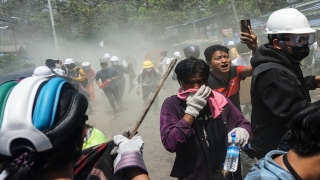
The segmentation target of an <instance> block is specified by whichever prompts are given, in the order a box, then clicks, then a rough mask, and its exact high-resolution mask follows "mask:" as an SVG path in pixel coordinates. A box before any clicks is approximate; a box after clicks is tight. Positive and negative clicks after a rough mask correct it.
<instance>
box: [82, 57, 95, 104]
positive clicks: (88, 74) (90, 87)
mask: <svg viewBox="0 0 320 180" xmlns="http://www.w3.org/2000/svg"><path fill="white" fill-rule="evenodd" d="M82 69H83V71H84V73H86V77H87V79H88V85H87V86H86V91H87V92H88V93H89V95H90V101H92V102H94V101H95V93H94V85H93V81H94V80H95V77H96V72H95V71H94V70H93V69H92V68H91V64H90V63H89V62H84V63H82Z"/></svg>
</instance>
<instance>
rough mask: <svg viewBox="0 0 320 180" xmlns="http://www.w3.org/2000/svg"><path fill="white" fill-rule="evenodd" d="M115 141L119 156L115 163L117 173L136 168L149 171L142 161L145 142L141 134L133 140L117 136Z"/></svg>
mask: <svg viewBox="0 0 320 180" xmlns="http://www.w3.org/2000/svg"><path fill="white" fill-rule="evenodd" d="M113 140H114V144H115V145H116V146H118V149H116V151H117V153H118V155H117V157H116V158H115V160H114V162H113V167H114V171H115V172H117V171H118V170H121V169H124V168H128V167H134V166H137V167H140V168H141V169H143V170H145V171H147V170H146V167H145V165H144V161H143V159H142V149H143V144H144V142H143V140H142V138H141V136H140V134H139V133H137V134H136V135H135V136H134V137H133V138H132V139H128V138H127V137H125V136H123V135H116V136H114V138H113Z"/></svg>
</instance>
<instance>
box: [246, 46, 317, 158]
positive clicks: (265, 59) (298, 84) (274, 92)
mask: <svg viewBox="0 0 320 180" xmlns="http://www.w3.org/2000/svg"><path fill="white" fill-rule="evenodd" d="M270 62H272V63H275V64H273V65H271V66H275V65H277V64H280V65H282V67H284V69H285V70H283V69H282V70H281V69H279V68H276V67H270ZM251 65H252V66H253V67H254V68H255V70H254V72H253V76H252V82H251V90H250V91H251V102H252V117H251V126H252V130H253V131H252V132H253V142H252V145H253V147H254V148H255V149H256V150H257V151H258V157H257V158H258V159H260V158H262V157H264V156H265V155H266V154H267V153H268V152H269V151H271V150H274V149H277V147H278V145H279V142H280V140H281V138H282V137H283V135H284V134H285V133H286V132H287V131H288V130H289V122H290V119H291V117H292V116H293V115H294V114H295V113H296V112H298V111H299V110H301V109H303V108H305V107H306V106H308V105H309V104H310V101H311V99H310V95H309V90H314V89H315V88H316V87H317V84H316V81H315V76H307V77H303V74H302V71H301V69H300V64H299V63H293V62H292V61H290V60H289V59H288V57H287V56H286V55H285V54H284V53H283V52H281V51H279V50H277V49H276V48H274V47H273V46H272V45H270V44H264V45H262V46H260V47H259V49H258V50H257V52H256V54H255V55H254V56H253V57H252V59H251ZM259 69H260V70H259ZM261 69H264V70H263V71H261Z"/></svg>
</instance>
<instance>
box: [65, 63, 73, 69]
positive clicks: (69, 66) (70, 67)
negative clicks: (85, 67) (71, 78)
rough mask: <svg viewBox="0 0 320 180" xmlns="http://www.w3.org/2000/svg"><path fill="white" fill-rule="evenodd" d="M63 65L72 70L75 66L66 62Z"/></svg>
mask: <svg viewBox="0 0 320 180" xmlns="http://www.w3.org/2000/svg"><path fill="white" fill-rule="evenodd" d="M65 66H66V68H67V69H68V70H72V69H73V68H75V65H74V64H66V65H65Z"/></svg>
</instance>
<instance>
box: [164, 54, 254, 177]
mask: <svg viewBox="0 0 320 180" xmlns="http://www.w3.org/2000/svg"><path fill="white" fill-rule="evenodd" d="M175 72H176V74H177V78H178V82H179V84H180V85H181V89H180V90H179V92H178V94H177V95H175V96H171V97H168V98H167V99H166V100H165V101H164V102H163V105H162V107H161V114H160V133H161V140H162V144H163V146H164V147H165V148H166V150H168V151H169V152H172V153H174V152H175V153H176V159H175V161H174V165H173V168H172V171H171V174H170V176H172V177H176V178H178V179H201V180H209V179H214V180H216V179H224V177H223V176H222V168H223V163H224V160H225V156H226V151H227V144H228V142H229V143H231V133H233V132H235V133H236V143H239V144H240V145H241V146H242V147H244V146H245V145H246V144H247V143H248V141H249V139H250V137H251V127H250V123H249V121H248V120H247V119H245V118H244V117H243V116H242V114H241V112H240V111H239V110H238V109H237V108H236V107H235V106H234V105H233V104H232V102H231V101H230V100H229V99H227V98H226V97H224V96H223V95H222V94H220V93H218V92H216V91H213V90H211V88H210V87H208V86H207V84H208V77H209V74H210V67H209V66H208V65H207V64H206V62H205V61H203V60H201V59H197V58H194V57H190V58H188V59H185V60H182V61H180V62H179V63H178V65H177V67H176V69H175ZM230 175H231V176H232V177H229V178H234V179H236V180H240V179H242V177H241V165H240V161H239V163H238V169H237V171H236V172H235V173H233V174H231V173H230Z"/></svg>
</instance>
